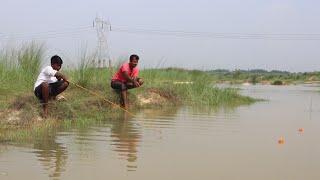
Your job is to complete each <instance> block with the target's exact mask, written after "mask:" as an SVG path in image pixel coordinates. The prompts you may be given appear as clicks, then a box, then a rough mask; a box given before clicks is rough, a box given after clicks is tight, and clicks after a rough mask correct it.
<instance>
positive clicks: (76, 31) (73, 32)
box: [0, 26, 92, 40]
mask: <svg viewBox="0 0 320 180" xmlns="http://www.w3.org/2000/svg"><path fill="white" fill-rule="evenodd" d="M89 30H92V26H84V27H76V28H70V29H63V30H51V31H44V32H34V33H17V34H10V35H9V34H2V35H0V39H1V40H9V39H17V40H19V39H39V38H40V39H42V38H54V37H59V36H66V35H68V36H69V35H76V34H79V33H82V32H86V31H89Z"/></svg>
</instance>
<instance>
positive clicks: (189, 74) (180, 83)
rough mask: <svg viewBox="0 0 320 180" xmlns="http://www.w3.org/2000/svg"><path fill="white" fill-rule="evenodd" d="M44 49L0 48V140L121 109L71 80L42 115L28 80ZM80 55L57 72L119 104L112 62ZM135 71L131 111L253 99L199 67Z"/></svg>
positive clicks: (112, 114) (83, 123)
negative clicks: (138, 82)
mask: <svg viewBox="0 0 320 180" xmlns="http://www.w3.org/2000/svg"><path fill="white" fill-rule="evenodd" d="M43 54H44V49H43V47H42V46H39V45H36V44H29V45H25V46H22V47H21V48H18V49H11V50H8V49H6V50H3V51H2V52H1V53H0V75H1V84H2V86H1V87H0V119H1V120H0V128H1V134H0V139H1V140H14V139H28V138H30V137H34V136H37V135H39V134H41V132H42V131H43V130H44V129H45V131H51V130H52V129H57V128H72V127H78V126H80V127H86V126H89V125H90V124H95V123H99V122H100V121H101V120H103V119H113V118H116V117H118V116H119V115H121V114H123V111H122V110H121V109H120V108H115V107H113V106H111V105H110V104H109V103H107V102H105V101H103V100H102V99H101V98H99V97H96V96H92V95H90V94H89V93H87V92H85V91H83V90H81V89H79V88H77V87H75V86H73V85H71V86H70V87H69V88H68V89H67V91H66V92H65V93H64V96H65V97H66V99H67V101H59V102H58V101H50V104H49V119H48V120H44V119H42V118H41V116H40V115H41V107H40V104H39V102H38V101H37V99H36V98H35V96H34V95H33V85H34V82H35V80H36V78H37V76H38V73H39V71H40V67H41V65H43V64H45V65H48V64H49V59H45V60H44V56H43ZM79 59H80V63H79V65H78V67H76V68H74V69H65V68H64V67H62V72H63V73H65V74H67V75H68V76H69V79H70V80H71V81H72V82H75V83H77V84H80V85H81V86H84V87H86V88H88V89H90V90H93V91H94V92H96V93H99V94H100V95H102V96H104V97H106V98H107V99H109V100H111V101H112V102H115V103H118V95H117V94H116V92H114V91H113V90H112V89H111V88H110V79H111V76H112V74H113V73H114V71H115V70H116V69H117V67H114V68H113V69H109V68H95V65H94V64H93V63H92V62H94V60H95V56H94V55H90V54H88V53H83V54H82V55H81V56H80V57H79ZM140 76H141V77H142V78H143V79H144V81H145V84H144V85H143V86H142V87H141V88H137V89H134V90H131V91H130V95H129V99H130V101H129V103H130V109H129V110H130V111H132V112H133V113H134V112H135V111H138V110H139V109H140V108H152V107H159V106H178V105H196V106H209V107H218V106H238V105H242V104H250V103H252V102H254V99H252V98H249V97H244V96H241V95H239V94H238V92H237V90H235V89H218V88H214V86H213V85H214V84H213V83H212V82H213V80H214V77H213V76H211V75H210V74H208V73H206V72H203V71H197V70H184V69H176V68H167V69H145V70H142V71H141V72H140ZM93 119H94V120H93ZM50 120H54V121H50ZM57 120H58V121H57ZM12 129H14V130H15V131H12ZM50 129H51V130H50Z"/></svg>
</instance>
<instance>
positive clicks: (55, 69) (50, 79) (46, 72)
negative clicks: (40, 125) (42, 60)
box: [34, 55, 69, 118]
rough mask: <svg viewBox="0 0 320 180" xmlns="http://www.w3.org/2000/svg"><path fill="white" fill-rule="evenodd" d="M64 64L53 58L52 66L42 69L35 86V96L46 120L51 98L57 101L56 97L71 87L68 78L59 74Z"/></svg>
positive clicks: (60, 60)
mask: <svg viewBox="0 0 320 180" xmlns="http://www.w3.org/2000/svg"><path fill="white" fill-rule="evenodd" d="M62 63H63V61H62V59H61V58H60V57H59V56H57V55H55V56H52V57H51V66H46V67H45V68H43V69H42V71H41V72H40V74H39V76H38V78H37V81H36V83H35V84H34V94H35V95H36V96H37V98H38V99H39V100H40V102H41V103H42V107H43V117H44V118H46V117H47V116H48V101H49V98H50V99H51V98H53V99H55V98H56V96H57V95H58V94H60V93H62V92H63V91H64V90H66V89H67V87H68V85H69V82H68V80H67V78H66V76H64V75H63V74H61V73H60V72H59V70H60V69H61V66H62Z"/></svg>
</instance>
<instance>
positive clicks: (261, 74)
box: [207, 69, 320, 85]
mask: <svg viewBox="0 0 320 180" xmlns="http://www.w3.org/2000/svg"><path fill="white" fill-rule="evenodd" d="M207 72H208V73H209V74H211V75H212V76H213V77H214V80H215V81H216V82H229V83H232V84H239V83H252V84H256V83H261V84H272V85H286V84H302V83H319V82H320V72H288V71H278V70H272V71H267V70H263V69H253V70H234V71H229V70H224V69H218V70H210V71H207Z"/></svg>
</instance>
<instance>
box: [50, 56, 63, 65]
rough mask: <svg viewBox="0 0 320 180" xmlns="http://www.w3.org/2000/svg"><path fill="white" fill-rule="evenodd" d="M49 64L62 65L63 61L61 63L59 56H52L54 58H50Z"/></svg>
mask: <svg viewBox="0 0 320 180" xmlns="http://www.w3.org/2000/svg"><path fill="white" fill-rule="evenodd" d="M51 64H59V65H61V64H63V61H62V59H61V57H60V56H58V55H54V56H52V57H51Z"/></svg>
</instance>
